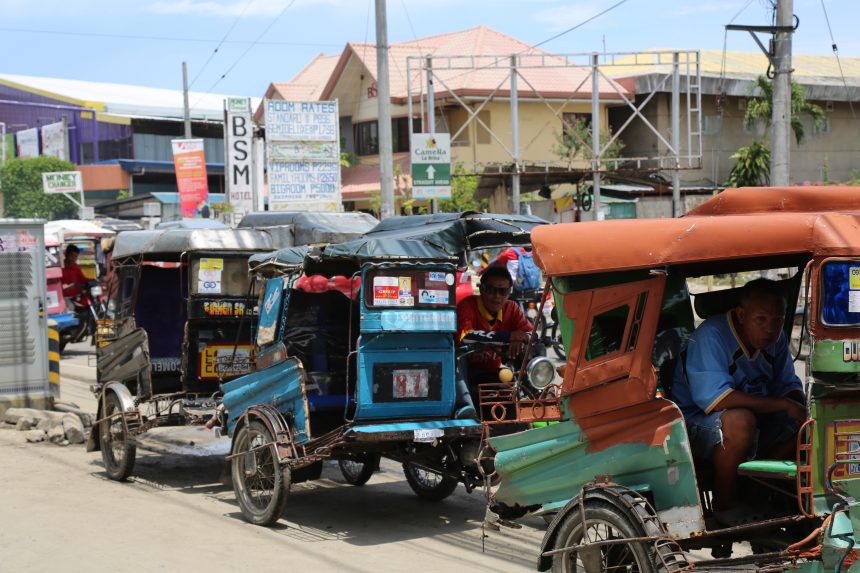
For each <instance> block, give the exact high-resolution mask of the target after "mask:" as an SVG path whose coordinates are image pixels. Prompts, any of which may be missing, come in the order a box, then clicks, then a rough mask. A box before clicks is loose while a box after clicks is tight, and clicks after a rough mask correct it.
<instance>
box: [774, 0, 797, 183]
mask: <svg viewBox="0 0 860 573" xmlns="http://www.w3.org/2000/svg"><path fill="white" fill-rule="evenodd" d="M793 4H794V0H778V1H777V5H776V25H777V27H781V28H789V31H777V32H776V33H775V34H774V40H773V52H774V53H773V62H774V78H773V117H772V119H771V124H772V125H773V149H772V150H771V155H770V179H771V183H772V184H773V185H774V186H778V187H783V186H786V185H788V182H789V175H790V173H791V162H790V153H791V34H792V31H791V30H790V28H791V26H792V24H793V19H794V6H793Z"/></svg>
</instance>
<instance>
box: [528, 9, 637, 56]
mask: <svg viewBox="0 0 860 573" xmlns="http://www.w3.org/2000/svg"><path fill="white" fill-rule="evenodd" d="M627 1H628V0H620V1H619V2H616V3H615V4H613V5H612V6H610V7H608V8H606V9H605V10H603V11H602V12H598V13H597V14H595V15H594V16H591V17H590V18H586V19H585V20H583V21H582V22H580V23H579V24H577V25H575V26H573V27H571V28H568V29H567V30H565V31H563V32H559V33H558V34H556V35H555V36H552V37H550V38H547V39H546V40H544V41H543V42H538V43H537V44H535V45H534V46H532V48H539V47H540V46H543V45H544V44H547V43H549V42H552V41H553V40H556V39H558V38H561V37H562V36H564V35H566V34H569V33H571V32H573V31H574V30H576V29H578V28H581V27H583V26H585V25H586V24H588V23H589V22H591V21H593V20H596V19H598V18H600V17H601V16H603V15H604V14H606V13H607V12H611V11H612V10H614V9H616V8H618V7H619V6H621V5H622V4H624V3H626V2H627Z"/></svg>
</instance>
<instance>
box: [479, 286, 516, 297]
mask: <svg viewBox="0 0 860 573" xmlns="http://www.w3.org/2000/svg"><path fill="white" fill-rule="evenodd" d="M481 292H485V293H487V294H489V295H499V296H507V295H508V294H510V292H511V287H494V286H490V285H481Z"/></svg>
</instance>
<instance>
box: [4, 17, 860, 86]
mask: <svg viewBox="0 0 860 573" xmlns="http://www.w3.org/2000/svg"><path fill="white" fill-rule="evenodd" d="M616 2H618V0H574V1H562V0H528V1H525V0H521V1H517V0H388V24H389V25H388V28H389V41H391V42H396V41H399V40H407V39H412V38H414V37H421V36H427V35H431V34H440V33H445V32H452V31H456V30H462V29H465V28H470V27H474V26H478V25H485V26H489V27H491V28H495V29H497V30H499V31H501V32H504V33H506V34H509V35H511V36H514V37H516V38H519V39H521V40H523V41H526V42H529V43H531V44H536V43H538V42H542V41H544V40H546V39H547V38H550V37H552V36H554V35H555V34H558V33H559V32H562V31H563V30H565V29H568V28H570V27H572V26H575V25H577V24H579V23H581V22H582V21H584V20H586V19H587V18H589V17H590V16H593V15H594V14H596V13H598V12H600V11H602V10H604V9H606V8H607V7H609V6H611V5H613V4H615V3H616ZM824 5H825V6H826V8H827V12H828V15H829V17H830V24H831V26H832V29H833V34H834V37H835V40H836V42H837V44H838V46H839V53H840V55H842V56H855V57H856V56H860V36H858V35H857V34H856V26H857V23H858V22H860V2H858V1H857V0H824ZM742 9H743V12H742V13H741V14H740V15H739V16H738V17H737V18H736V19H735V23H738V24H758V25H763V24H767V23H769V22H770V0H697V1H691V0H627V2H626V3H625V4H623V5H622V6H621V7H619V8H616V9H614V10H612V11H611V12H609V13H608V14H606V15H604V16H601V17H600V18H598V19H596V20H595V21H593V22H591V23H589V24H586V25H585V26H582V27H581V28H579V29H577V30H576V31H574V32H571V33H569V34H566V35H564V36H562V37H560V38H558V39H556V40H553V41H552V42H549V43H547V44H546V45H544V46H542V47H543V48H544V49H546V50H548V51H550V52H554V53H582V52H591V51H602V50H603V47H604V43H605V47H606V50H607V51H609V52H628V51H637V50H646V49H649V48H683V49H714V50H720V49H722V47H723V38H724V28H723V26H724V25H725V24H727V23H729V21H730V20H732V18H734V17H735V16H736V15H737V14H738V12H739V11H741V10H742ZM794 12H795V14H796V15H797V16H798V17H799V18H800V27H799V29H798V30H797V33H796V34H795V37H794V51H795V53H797V54H831V53H832V51H831V41H830V36H829V32H828V30H827V26H826V23H825V20H824V16H823V10H822V2H821V0H794ZM56 32H65V34H58V33H56ZM225 35H226V36H227V42H225V43H224V44H223V45H222V46H221V47H220V49H219V50H218V52H217V53H214V50H215V48H216V47H217V46H218V43H219V41H220V40H221V39H222V38H224V37H225ZM183 39H184V40H183ZM374 39H375V32H374V23H373V0H75V1H69V0H0V54H2V57H0V73H7V74H23V75H32V76H49V77H59V78H69V79H80V80H89V81H104V82H115V83H127V84H136V85H145V86H151V87H165V88H176V89H179V88H181V86H182V75H181V62H182V61H183V60H184V61H187V62H188V66H189V79H190V80H194V85H193V86H192V89H193V90H194V91H201V92H212V93H223V94H237V95H252V96H262V95H263V93H264V91H265V89H266V87H267V86H268V84H269V83H270V82H273V81H288V80H289V79H290V78H292V76H293V75H295V74H296V73H297V72H298V71H299V70H300V69H301V68H302V67H303V66H304V65H305V64H306V63H307V62H308V61H309V60H310V59H311V58H312V57H313V56H314V55H316V54H318V53H320V52H322V53H325V54H335V53H340V51H341V50H342V49H343V46H344V44H345V43H346V42H349V41H358V42H362V41H370V42H373V41H374ZM255 40H257V43H256V44H254V43H253V42H254V41H255ZM765 42H766V40H765ZM727 45H728V49H729V50H732V51H755V50H757V49H758V48H757V47H756V46H755V44H754V43H753V40H752V39H751V38H750V37H749V35H747V34H746V33H742V32H731V33H729V36H728V44H727ZM225 74H226V76H225V77H224V78H223V79H222V78H221V76H222V75H225Z"/></svg>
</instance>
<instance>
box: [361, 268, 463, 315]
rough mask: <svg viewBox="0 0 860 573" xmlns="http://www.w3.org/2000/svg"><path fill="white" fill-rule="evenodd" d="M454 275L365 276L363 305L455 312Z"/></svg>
mask: <svg viewBox="0 0 860 573" xmlns="http://www.w3.org/2000/svg"><path fill="white" fill-rule="evenodd" d="M454 286H455V285H454V273H452V272H450V271H448V272H446V271H428V270H412V269H408V270H407V269H384V270H374V271H370V272H368V273H367V279H366V286H365V287H364V303H365V304H366V305H367V307H368V308H392V309H415V308H424V309H450V308H454V304H455V297H454Z"/></svg>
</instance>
